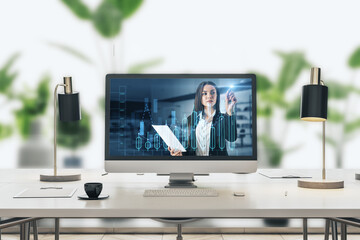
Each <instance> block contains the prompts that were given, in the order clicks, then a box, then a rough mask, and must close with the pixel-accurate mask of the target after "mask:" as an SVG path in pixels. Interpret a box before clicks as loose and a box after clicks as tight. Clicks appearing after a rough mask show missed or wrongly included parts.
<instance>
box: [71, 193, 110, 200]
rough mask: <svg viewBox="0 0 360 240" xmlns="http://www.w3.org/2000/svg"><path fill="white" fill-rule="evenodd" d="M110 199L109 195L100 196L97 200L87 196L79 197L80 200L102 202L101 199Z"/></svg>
mask: <svg viewBox="0 0 360 240" xmlns="http://www.w3.org/2000/svg"><path fill="white" fill-rule="evenodd" d="M108 197H109V194H100V195H99V196H98V197H97V198H91V197H89V196H88V195H86V194H84V195H80V196H78V198H79V199H83V200H101V199H106V198H108Z"/></svg>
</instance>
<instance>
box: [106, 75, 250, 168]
mask: <svg viewBox="0 0 360 240" xmlns="http://www.w3.org/2000/svg"><path fill="white" fill-rule="evenodd" d="M156 78H157V79H167V78H171V79H182V78H207V79H211V78H214V79H219V78H250V79H251V81H252V84H253V86H252V105H253V106H252V133H253V140H252V141H253V142H252V144H253V154H252V156H182V157H176V158H175V159H174V157H173V156H171V155H169V156H110V153H109V134H110V133H109V131H110V121H109V120H110V81H111V79H156ZM105 84H106V86H105V88H106V90H105V91H106V92H105V161H108V162H111V161H116V162H121V161H124V162H126V161H127V160H129V161H138V163H140V162H147V161H149V160H151V161H154V160H156V161H157V162H170V161H169V160H171V161H176V162H186V161H191V162H203V161H218V160H222V161H229V162H234V161H235V162H236V161H239V160H241V161H246V160H248V161H257V125H256V124H257V123H256V75H255V74H107V75H106V83H105Z"/></svg>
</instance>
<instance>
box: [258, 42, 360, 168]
mask: <svg viewBox="0 0 360 240" xmlns="http://www.w3.org/2000/svg"><path fill="white" fill-rule="evenodd" d="M277 54H278V55H279V56H280V57H281V58H282V60H283V64H282V67H281V70H280V74H279V77H278V78H277V80H276V81H271V80H270V79H269V78H268V77H267V76H265V75H263V74H260V73H257V74H256V75H257V94H258V103H257V104H258V109H257V114H258V117H259V118H264V119H265V125H266V126H265V131H264V132H263V133H260V134H259V140H260V141H261V142H262V143H263V145H264V147H265V154H266V156H267V157H268V161H269V165H270V166H272V167H277V166H279V165H280V163H281V159H282V158H283V157H284V155H285V154H286V153H288V152H291V151H293V150H296V149H297V147H296V146H295V147H293V148H291V149H283V145H284V144H282V143H281V142H280V141H279V140H276V138H275V137H274V136H273V135H272V132H271V121H273V119H272V117H273V114H274V112H275V110H282V111H283V112H284V113H285V119H286V120H287V121H291V120H299V117H300V90H299V91H298V92H299V94H298V95H299V96H296V97H294V98H293V100H292V101H290V102H289V101H287V100H286V99H285V94H286V91H287V90H288V89H289V88H291V87H292V86H293V85H294V83H295V82H296V80H297V79H298V77H299V75H300V74H301V71H303V70H308V69H309V68H310V64H309V63H308V61H307V60H306V59H305V57H304V55H303V54H302V53H299V52H291V53H282V52H277ZM348 66H349V67H350V68H351V69H353V70H355V69H360V47H359V48H357V49H356V50H355V51H354V53H353V54H352V55H351V56H350V58H349V60H348ZM354 81H355V79H353V80H352V83H351V84H342V83H341V81H334V80H329V81H328V80H325V85H326V86H328V89H329V101H342V102H343V103H344V104H345V106H346V107H345V108H343V109H342V110H341V111H340V110H338V109H336V108H334V107H332V106H331V104H329V105H328V119H327V120H328V122H329V123H330V124H334V125H336V126H338V127H339V128H340V129H342V130H341V131H340V135H339V132H331V131H327V136H326V141H327V143H328V144H329V145H331V146H332V147H334V148H335V152H336V167H338V168H340V167H342V156H343V151H344V144H345V143H346V142H347V141H349V140H350V139H351V138H352V137H353V136H354V133H355V131H357V130H360V117H357V118H353V119H352V120H349V114H350V110H349V109H348V104H349V100H350V95H351V94H352V93H354V94H360V89H357V88H356V87H355V86H354ZM285 124H286V123H285ZM283 128H284V129H286V125H284V126H283ZM282 131H284V130H282ZM276 132H277V133H279V131H276ZM284 132H285V131H284ZM319 137H321V136H320V135H319ZM281 139H284V138H281Z"/></svg>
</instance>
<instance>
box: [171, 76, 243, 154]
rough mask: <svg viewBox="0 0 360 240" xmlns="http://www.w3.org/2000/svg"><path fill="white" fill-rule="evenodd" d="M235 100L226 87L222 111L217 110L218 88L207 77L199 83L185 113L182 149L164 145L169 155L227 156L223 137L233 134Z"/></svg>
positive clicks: (229, 137)
mask: <svg viewBox="0 0 360 240" xmlns="http://www.w3.org/2000/svg"><path fill="white" fill-rule="evenodd" d="M236 102H237V100H236V97H235V95H234V93H233V92H232V91H231V90H230V89H229V90H228V91H227V92H226V94H225V109H226V113H225V114H224V113H221V112H220V92H219V90H218V88H217V87H216V84H215V83H213V82H210V81H206V82H202V83H200V84H199V86H198V88H197V90H196V93H195V101H194V111H193V112H192V114H191V115H190V116H189V117H188V121H187V122H188V124H187V135H188V144H187V148H186V152H184V153H182V152H180V151H177V150H176V149H171V148H170V147H169V148H168V150H169V152H170V154H171V156H183V155H184V156H185V155H196V156H227V155H228V153H227V147H226V141H225V140H227V141H229V142H234V141H236V138H237V131H236V117H235V115H234V114H233V110H234V107H235V104H236Z"/></svg>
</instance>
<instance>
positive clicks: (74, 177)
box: [40, 174, 81, 182]
mask: <svg viewBox="0 0 360 240" xmlns="http://www.w3.org/2000/svg"><path fill="white" fill-rule="evenodd" d="M79 180H81V174H70V175H56V176H55V175H43V174H41V175H40V181H43V182H72V181H79Z"/></svg>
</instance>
